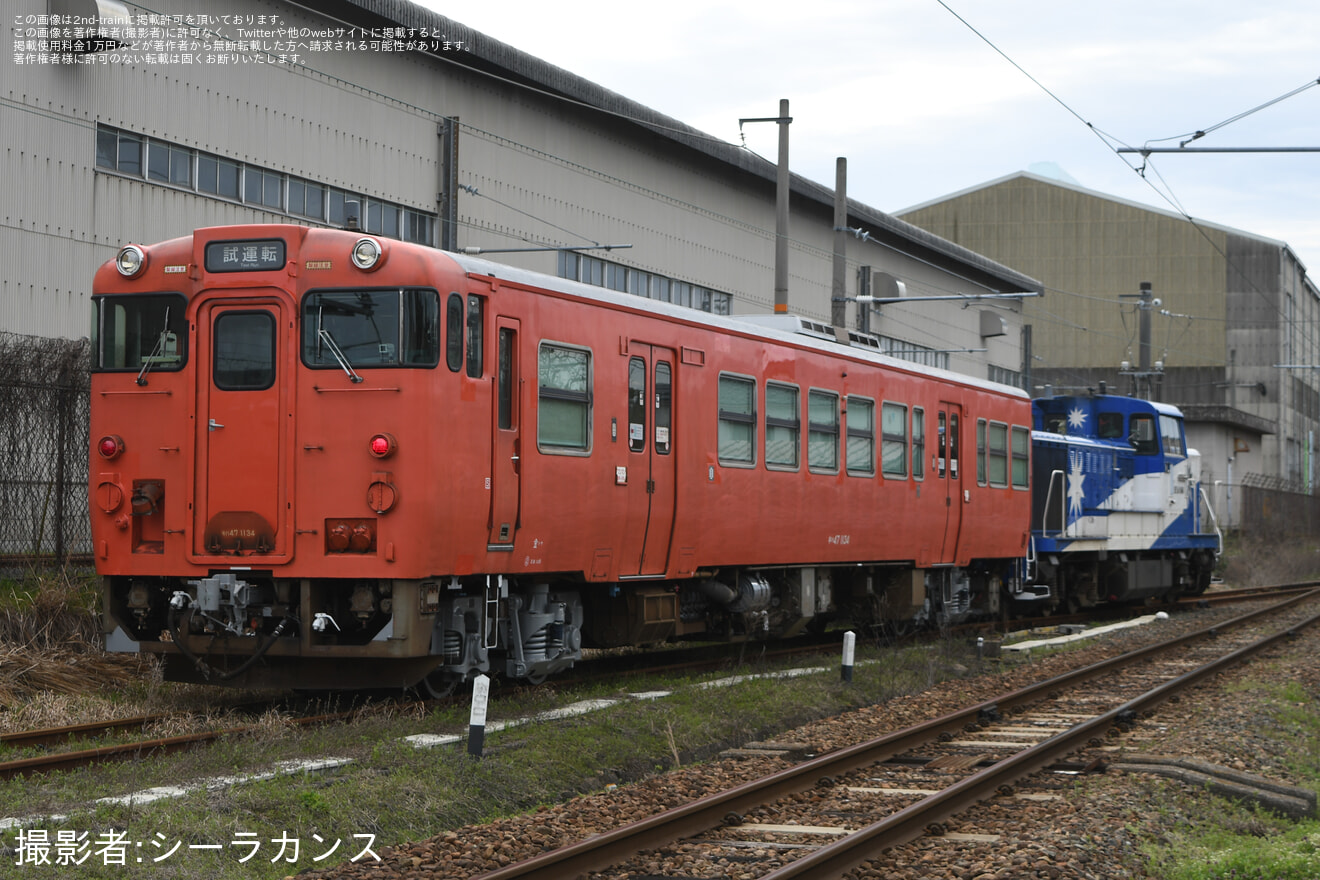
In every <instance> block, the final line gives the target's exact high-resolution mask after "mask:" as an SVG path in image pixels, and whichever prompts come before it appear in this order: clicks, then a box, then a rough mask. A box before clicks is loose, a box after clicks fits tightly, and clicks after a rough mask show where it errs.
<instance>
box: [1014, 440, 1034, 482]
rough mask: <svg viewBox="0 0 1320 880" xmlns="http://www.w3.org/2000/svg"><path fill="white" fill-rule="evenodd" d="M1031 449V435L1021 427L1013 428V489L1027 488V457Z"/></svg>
mask: <svg viewBox="0 0 1320 880" xmlns="http://www.w3.org/2000/svg"><path fill="white" fill-rule="evenodd" d="M1030 448H1031V435H1030V433H1029V432H1028V431H1027V429H1026V428H1024V427H1022V426H1021V425H1014V426H1013V448H1012V454H1013V488H1014V489H1025V488H1027V455H1028V450H1029V449H1030Z"/></svg>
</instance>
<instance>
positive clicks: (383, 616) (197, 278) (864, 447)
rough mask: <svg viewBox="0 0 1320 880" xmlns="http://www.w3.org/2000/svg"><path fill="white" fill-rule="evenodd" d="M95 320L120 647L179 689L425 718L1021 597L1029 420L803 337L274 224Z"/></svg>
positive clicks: (929, 378) (246, 233) (142, 255)
mask: <svg viewBox="0 0 1320 880" xmlns="http://www.w3.org/2000/svg"><path fill="white" fill-rule="evenodd" d="M93 304H94V327H95V330H94V339H93V350H94V359H95V363H94V373H93V377H92V416H91V418H92V425H91V436H92V444H93V445H92V449H91V470H90V481H89V482H90V492H91V497H92V528H93V540H94V546H95V556H96V562H97V567H98V571H99V572H100V574H101V575H102V578H103V583H104V597H105V615H106V617H105V620H106V632H107V644H108V647H109V648H110V649H111V650H136V651H144V652H152V653H157V654H160V655H162V656H163V657H164V659H165V661H166V674H167V675H168V676H169V677H171V678H177V679H185V680H205V681H212V682H217V683H219V682H223V683H230V684H243V685H252V686H261V685H269V686H279V687H308V688H323V687H345V688H349V687H368V686H371V687H383V686H389V687H394V686H410V685H413V684H415V683H418V682H422V683H423V684H424V685H426V686H427V687H429V688H430V689H431V690H432V691H433V692H437V693H438V692H444V691H447V690H449V689H451V688H452V687H454V686H455V685H456V684H457V683H458V682H461V681H463V680H464V679H466V678H469V677H471V676H474V675H476V674H477V673H478V672H485V671H490V670H494V671H496V672H499V673H503V674H505V675H508V676H513V677H519V678H526V679H530V680H532V681H537V680H540V679H542V678H544V677H545V676H546V675H548V674H550V673H553V672H555V671H558V670H560V669H563V668H565V667H567V666H570V665H572V663H573V661H574V660H576V659H578V658H579V657H580V656H581V650H582V647H583V646H584V645H586V646H617V645H625V644H648V643H654V642H658V641H663V640H665V639H670V638H676V637H699V638H723V639H739V638H775V637H782V636H787V635H792V634H795V633H798V632H801V631H802V630H804V629H806V628H815V627H819V626H822V625H824V624H825V623H827V622H828V621H830V620H832V619H838V618H847V619H850V620H852V621H854V622H857V623H862V624H870V623H876V622H879V621H885V620H891V621H904V622H913V621H915V622H918V623H919V622H923V621H924V622H938V621H948V620H954V619H958V618H961V617H964V616H966V615H969V614H994V613H996V612H998V611H999V610H1000V608H1001V605H1002V604H1003V603H1007V602H1010V601H1012V599H1013V598H1014V596H1016V595H1018V594H1021V592H1022V591H1023V590H1024V589H1027V585H1025V584H1024V581H1023V569H1024V566H1023V557H1024V556H1025V555H1026V553H1027V530H1028V516H1029V511H1030V497H1029V492H1028V487H1027V484H1026V480H1027V476H1026V475H1027V473H1028V470H1029V469H1028V461H1027V459H1028V456H1029V442H1028V431H1029V427H1030V424H1031V414H1030V405H1029V402H1028V400H1027V398H1026V396H1025V395H1024V394H1022V393H1021V392H1020V391H1016V390H1014V389H1011V388H1007V387H1004V386H1000V385H995V384H992V383H988V382H978V381H976V380H973V379H969V378H967V377H965V376H958V375H955V374H952V373H948V372H942V371H937V370H930V369H923V368H921V367H917V366H913V365H912V364H907V363H903V362H899V361H895V360H892V359H888V358H885V357H883V356H880V355H879V354H876V353H875V352H874V351H872V350H869V349H868V348H866V347H864V346H857V345H851V346H849V345H842V344H840V343H839V342H837V341H835V340H834V339H833V338H832V337H830V338H820V337H824V336H826V335H827V334H823V333H814V334H813V332H812V330H811V326H810V325H809V324H806V323H803V322H798V321H796V319H793V321H794V327H795V328H797V330H798V332H786V331H784V330H782V329H777V328H775V327H773V326H770V324H773V323H775V322H774V320H773V319H772V320H770V321H769V322H768V323H767V322H766V321H764V320H762V321H761V322H760V323H758V322H756V321H755V320H752V319H737V318H730V317H720V316H713V315H709V314H706V313H703V312H698V311H695V310H692V309H686V308H680V307H677V306H671V305H668V304H665V303H658V302H654V301H649V300H644V299H638V298H636V297H631V296H628V295H625V294H617V293H614V292H612V291H608V290H604V289H601V288H598V287H591V286H587V285H583V284H578V283H576V282H571V281H565V280H563V279H558V278H552V277H548V276H544V275H539V274H535V273H531V272H527V271H523V270H520V269H515V268H511V267H508V266H502V265H498V264H495V263H490V262H487V261H483V260H480V259H477V258H474V257H468V256H461V255H456V254H450V253H445V252H442V251H438V250H434V249H431V248H427V247H423V246H419V245H412V244H406V243H403V242H399V241H390V240H386V239H381V238H377V237H374V236H370V235H364V234H362V233H360V232H354V231H348V230H324V229H308V228H304V227H298V226H286V225H254V226H234V227H217V228H210V229H200V230H198V231H197V232H196V233H195V234H193V235H191V236H188V237H184V238H179V239H175V240H173V241H168V242H164V243H162V244H158V245H154V246H137V245H130V246H128V247H125V248H123V249H122V250H121V251H120V252H119V254H118V256H117V257H116V259H115V260H113V261H110V262H108V263H107V264H106V265H104V266H103V267H101V269H100V270H99V271H98V273H97V275H96V280H95V285H94V293H93ZM804 329H805V332H803V330H804ZM817 329H821V330H823V329H825V328H817ZM861 341H862V342H863V343H864V342H866V341H867V340H866V339H865V338H863V339H862V340H861ZM986 425H991V426H997V427H998V428H999V430H997V431H992V432H991V435H992V436H995V437H1001V438H1003V437H1009V438H1011V441H1010V442H1009V443H1008V444H1007V445H1005V444H1004V443H1002V442H1001V443H999V444H997V445H996V444H991V446H990V448H987V444H986V439H985V437H986V431H985V426H986ZM987 463H988V464H989V466H990V467H991V468H992V469H996V470H997V472H999V473H1002V474H1004V475H1005V477H1004V478H1003V479H1002V480H986V479H985V475H984V474H983V473H982V474H980V477H981V478H980V479H978V473H977V470H978V468H984V467H986V465H987ZM1009 474H1011V479H1009V478H1008V476H1007V475H1009ZM1019 475H1020V479H1019Z"/></svg>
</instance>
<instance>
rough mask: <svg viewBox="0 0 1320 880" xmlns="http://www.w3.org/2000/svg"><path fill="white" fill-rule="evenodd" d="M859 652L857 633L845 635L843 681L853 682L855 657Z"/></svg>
mask: <svg viewBox="0 0 1320 880" xmlns="http://www.w3.org/2000/svg"><path fill="white" fill-rule="evenodd" d="M856 651H857V633H852V632H847V633H844V634H843V680H844V681H846V682H851V681H852V670H853V655H854V654H855V653H856Z"/></svg>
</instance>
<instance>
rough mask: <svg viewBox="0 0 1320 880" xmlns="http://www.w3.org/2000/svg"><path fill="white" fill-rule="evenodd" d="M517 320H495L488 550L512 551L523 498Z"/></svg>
mask: <svg viewBox="0 0 1320 880" xmlns="http://www.w3.org/2000/svg"><path fill="white" fill-rule="evenodd" d="M518 329H519V325H518V319H517V318H509V317H505V316H504V315H500V316H498V317H497V318H496V319H495V393H494V395H492V397H493V406H492V409H491V426H490V430H491V463H490V536H489V538H487V546H488V549H491V550H512V549H513V538H514V535H515V534H516V533H517V531H518V514H519V505H520V503H521V500H522V461H521V457H522V413H521V397H522V371H521V359H520V357H519V350H518Z"/></svg>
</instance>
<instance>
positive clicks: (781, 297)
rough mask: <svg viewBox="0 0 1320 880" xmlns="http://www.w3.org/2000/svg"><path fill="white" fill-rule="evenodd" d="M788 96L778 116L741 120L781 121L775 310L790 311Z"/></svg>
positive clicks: (779, 312)
mask: <svg viewBox="0 0 1320 880" xmlns="http://www.w3.org/2000/svg"><path fill="white" fill-rule="evenodd" d="M792 121H793V117H792V116H789V115H788V98H781V99H780V101H779V115H778V116H758V117H755V118H750V117H749V118H744V119H739V120H738V128H739V129H741V128H742V126H743V123H744V122H776V123H778V124H779V169H778V172H777V173H776V175H775V314H776V315H786V314H788V185H789V177H788V125H789V123H790V122H792Z"/></svg>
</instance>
